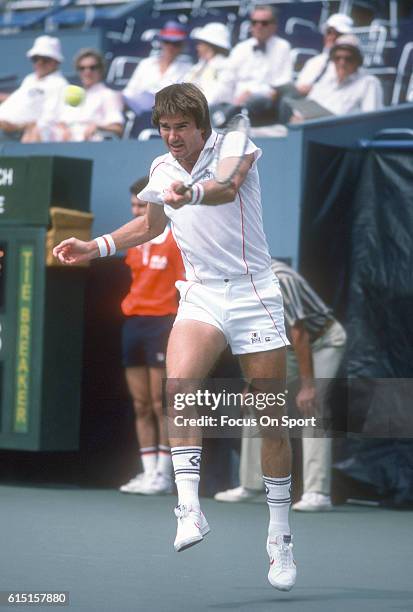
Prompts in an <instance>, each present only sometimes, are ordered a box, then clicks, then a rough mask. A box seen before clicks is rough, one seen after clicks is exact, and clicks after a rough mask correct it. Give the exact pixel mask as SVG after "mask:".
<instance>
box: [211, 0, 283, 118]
mask: <svg viewBox="0 0 413 612" xmlns="http://www.w3.org/2000/svg"><path fill="white" fill-rule="evenodd" d="M251 29H252V37H251V38H249V39H248V40H245V41H243V42H240V43H238V44H237V45H236V46H235V47H234V49H233V50H232V52H231V54H230V56H229V58H228V65H227V70H225V72H224V73H222V76H221V78H220V86H219V91H218V92H217V95H219V96H222V99H224V100H225V102H226V104H220V105H217V106H216V107H214V108H212V109H211V110H212V119H213V122H214V123H215V125H216V126H217V127H222V126H223V125H225V123H226V122H227V121H228V120H229V119H230V118H231V117H232V116H233V115H235V114H236V113H238V112H239V111H240V109H241V108H243V107H244V108H246V109H248V112H249V116H250V119H251V123H252V125H256V126H258V125H267V124H269V123H273V122H274V121H275V119H276V107H275V94H274V89H273V88H275V87H279V86H281V85H284V84H286V83H289V82H291V80H292V63H291V55H290V51H291V47H290V44H289V43H288V42H287V41H286V40H284V39H282V38H280V37H279V36H277V35H276V31H277V13H276V10H275V9H274V7H272V6H256V7H255V8H254V9H253V11H252V13H251Z"/></svg>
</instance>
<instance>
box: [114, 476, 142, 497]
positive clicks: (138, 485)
mask: <svg viewBox="0 0 413 612" xmlns="http://www.w3.org/2000/svg"><path fill="white" fill-rule="evenodd" d="M146 478H147V474H145V472H142V473H141V474H138V475H137V476H134V477H133V478H131V479H130V480H129V482H127V483H126V484H124V485H122V486H121V487H119V491H120V492H121V493H135V494H138V493H141V489H142V486H143V484H144V482H145V479H146Z"/></svg>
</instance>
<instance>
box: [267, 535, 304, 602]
mask: <svg viewBox="0 0 413 612" xmlns="http://www.w3.org/2000/svg"><path fill="white" fill-rule="evenodd" d="M267 552H268V556H269V558H270V571H269V572H268V580H269V582H270V584H271V585H272V586H273V587H275V588H276V589H278V590H279V591H290V590H291V589H292V588H293V586H294V584H295V580H296V577H297V569H296V565H295V561H294V557H293V544H292V536H290V535H285V536H283V535H279V536H277V537H275V538H272V537H269V538H268V540H267Z"/></svg>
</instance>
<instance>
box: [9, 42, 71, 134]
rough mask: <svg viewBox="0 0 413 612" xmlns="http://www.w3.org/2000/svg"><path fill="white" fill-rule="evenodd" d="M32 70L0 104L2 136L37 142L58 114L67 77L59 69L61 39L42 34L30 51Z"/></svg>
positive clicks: (61, 59) (28, 53)
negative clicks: (42, 131)
mask: <svg viewBox="0 0 413 612" xmlns="http://www.w3.org/2000/svg"><path fill="white" fill-rule="evenodd" d="M26 55H27V57H28V58H30V59H31V61H32V63H33V73H32V74H29V75H28V76H26V77H25V78H24V79H23V81H22V84H21V85H20V87H19V88H18V89H16V91H14V92H13V93H12V94H11V95H10V96H8V97H7V99H6V100H5V101H4V102H3V103H2V104H1V105H0V130H1V131H0V139H3V140H4V139H7V140H19V139H20V138H21V140H22V142H34V141H36V140H37V139H38V133H39V130H47V129H48V128H49V127H50V125H51V124H52V123H53V121H54V120H55V117H56V110H57V107H58V104H59V102H60V99H61V96H62V93H63V90H64V88H65V87H66V86H67V81H66V79H65V78H64V77H63V76H62V74H61V73H60V71H59V67H60V63H61V62H62V61H63V55H62V51H61V46H60V41H59V39H57V38H54V37H52V36H39V37H38V38H36V40H35V41H34V44H33V47H32V48H31V49H30V50H29V51H28V52H27V54H26Z"/></svg>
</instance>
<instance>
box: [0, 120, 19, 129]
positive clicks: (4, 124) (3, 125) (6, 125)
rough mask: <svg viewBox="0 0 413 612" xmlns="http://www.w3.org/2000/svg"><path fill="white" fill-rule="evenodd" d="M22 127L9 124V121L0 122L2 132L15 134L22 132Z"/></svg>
mask: <svg viewBox="0 0 413 612" xmlns="http://www.w3.org/2000/svg"><path fill="white" fill-rule="evenodd" d="M23 128H24V125H16V124H14V123H10V122H9V121H0V130H3V131H4V132H15V131H17V130H22V129H23Z"/></svg>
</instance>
